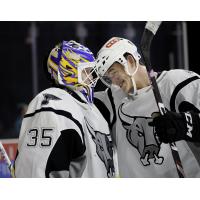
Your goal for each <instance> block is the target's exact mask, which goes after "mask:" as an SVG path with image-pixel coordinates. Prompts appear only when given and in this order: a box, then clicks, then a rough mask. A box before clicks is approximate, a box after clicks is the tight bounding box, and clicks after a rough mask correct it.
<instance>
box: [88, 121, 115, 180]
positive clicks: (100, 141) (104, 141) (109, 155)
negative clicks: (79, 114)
mask: <svg viewBox="0 0 200 200" xmlns="http://www.w3.org/2000/svg"><path fill="white" fill-rule="evenodd" d="M85 121H86V126H87V129H88V131H89V133H90V134H91V136H92V140H93V141H94V143H95V144H96V152H97V155H98V156H99V158H100V159H101V161H102V162H103V163H104V165H105V167H106V170H107V176H108V177H113V176H114V172H115V170H114V162H113V149H112V144H111V142H110V141H109V139H108V136H107V135H106V134H104V133H101V132H99V131H95V130H94V129H93V127H92V126H91V125H90V124H89V122H88V121H87V120H86V119H85Z"/></svg>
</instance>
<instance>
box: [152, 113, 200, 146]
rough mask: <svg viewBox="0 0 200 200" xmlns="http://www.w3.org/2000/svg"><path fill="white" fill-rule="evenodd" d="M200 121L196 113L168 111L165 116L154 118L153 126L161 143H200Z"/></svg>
mask: <svg viewBox="0 0 200 200" xmlns="http://www.w3.org/2000/svg"><path fill="white" fill-rule="evenodd" d="M154 116H155V115H154ZM199 121H200V120H199V116H198V114H196V113H192V112H188V113H176V112H171V111H167V113H166V114H164V115H157V116H155V117H153V122H152V125H153V126H154V127H155V132H156V135H157V136H158V138H159V140H160V142H164V143H172V142H176V141H179V140H187V141H193V142H198V141H200V136H199V135H200V133H199V126H200V125H199Z"/></svg>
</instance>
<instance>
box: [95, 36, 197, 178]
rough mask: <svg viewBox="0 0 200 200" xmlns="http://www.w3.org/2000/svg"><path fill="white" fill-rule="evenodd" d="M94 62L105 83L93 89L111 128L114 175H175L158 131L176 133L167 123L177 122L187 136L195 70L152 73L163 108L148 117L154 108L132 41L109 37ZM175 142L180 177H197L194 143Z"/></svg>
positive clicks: (194, 96) (193, 120) (194, 100)
mask: <svg viewBox="0 0 200 200" xmlns="http://www.w3.org/2000/svg"><path fill="white" fill-rule="evenodd" d="M96 63H97V64H96V65H97V71H98V73H99V75H100V76H101V80H102V82H103V83H104V84H105V85H107V86H108V87H109V88H108V89H106V90H105V91H101V92H97V93H96V94H95V104H96V105H97V107H99V109H100V111H101V112H102V113H103V114H104V117H105V119H106V120H107V121H108V123H109V127H110V129H111V130H112V137H113V141H114V143H115V146H116V148H117V154H118V163H119V175H120V177H178V173H177V170H176V166H175V163H174V160H173V157H172V154H171V149H170V146H169V144H165V143H162V141H163V140H164V139H163V137H162V131H163V129H165V132H166V131H169V132H170V131H171V134H174V135H176V130H171V129H170V128H172V129H174V127H178V129H179V130H178V131H179V132H180V131H181V129H182V131H184V133H185V134H187V137H190V138H191V137H193V136H192V135H193V128H192V126H193V125H194V123H197V122H196V121H197V120H196V118H195V115H194V114H193V113H194V112H199V109H200V104H199V99H200V94H199V88H200V77H199V75H197V74H195V73H194V72H190V71H185V70H180V69H177V70H170V71H163V72H162V73H160V74H159V73H156V76H157V83H158V87H159V89H160V92H161V96H162V99H163V102H164V105H165V106H166V108H167V109H168V111H169V112H168V114H167V115H166V117H157V118H155V119H154V122H152V114H153V113H155V112H158V108H157V105H156V101H155V98H154V95H153V91H152V89H151V84H150V80H149V78H148V74H147V70H146V67H145V66H144V65H143V64H141V63H140V55H139V54H138V52H137V48H136V46H135V45H134V44H133V43H132V42H131V41H129V40H127V39H123V38H118V37H114V38H111V39H110V40H109V41H108V42H106V43H105V45H104V46H103V47H102V48H101V49H100V51H99V52H98V55H97V59H96ZM187 111H189V112H187ZM180 112H181V113H180ZM179 113H180V114H179ZM184 117H186V120H184ZM168 119H169V120H170V122H168ZM160 121H162V123H160ZM170 123H171V124H170ZM152 124H154V125H156V127H154V126H152ZM168 124H170V125H169V127H168ZM163 127H164V128H163ZM183 127H184V129H183ZM186 127H187V128H186ZM158 132H159V136H160V139H161V140H159V138H158V137H157V134H158ZM163 134H164V133H163ZM170 138H171V136H169V137H168V139H169V140H170ZM170 141H171V140H170ZM176 145H177V147H178V151H179V154H180V158H181V161H182V164H183V169H184V172H185V175H186V177H200V166H199V161H200V159H198V158H199V156H198V155H199V149H198V148H197V147H195V146H194V145H193V144H188V143H186V142H185V141H183V140H181V141H179V142H176Z"/></svg>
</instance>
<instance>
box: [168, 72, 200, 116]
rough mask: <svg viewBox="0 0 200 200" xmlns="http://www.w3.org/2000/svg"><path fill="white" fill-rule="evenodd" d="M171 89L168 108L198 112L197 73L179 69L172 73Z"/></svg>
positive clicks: (199, 79) (199, 100) (198, 90)
mask: <svg viewBox="0 0 200 200" xmlns="http://www.w3.org/2000/svg"><path fill="white" fill-rule="evenodd" d="M171 80H172V84H173V90H172V94H171V97H170V110H171V111H175V112H186V111H194V112H196V113H199V112H200V77H199V75H198V74H196V73H194V72H191V71H186V70H180V71H179V72H178V73H176V76H175V75H172V78H171Z"/></svg>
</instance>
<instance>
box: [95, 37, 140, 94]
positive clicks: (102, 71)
mask: <svg viewBox="0 0 200 200" xmlns="http://www.w3.org/2000/svg"><path fill="white" fill-rule="evenodd" d="M126 54H131V55H132V56H133V57H134V59H135V62H136V70H135V71H134V72H132V73H131V72H130V70H129V67H128V63H127V60H126V58H125V55H126ZM140 58H141V56H140V55H139V53H138V52H137V47H136V46H135V45H134V44H133V43H132V42H131V41H129V40H127V39H124V38H119V37H113V38H111V39H110V40H109V41H108V42H106V44H105V45H104V46H103V47H102V48H101V49H100V51H99V52H98V55H97V60H96V66H97V71H98V74H99V76H100V79H101V80H102V82H103V83H104V84H105V85H106V86H107V87H110V86H111V84H112V80H111V79H110V78H109V77H108V76H106V72H107V71H108V69H109V68H110V67H111V65H112V64H113V63H115V62H118V63H120V64H121V65H123V66H124V69H125V72H126V73H127V74H128V75H129V76H130V77H131V80H132V83H133V94H136V92H137V88H136V83H135V80H134V78H133V75H134V74H135V73H136V72H137V70H138V66H139V60H140Z"/></svg>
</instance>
